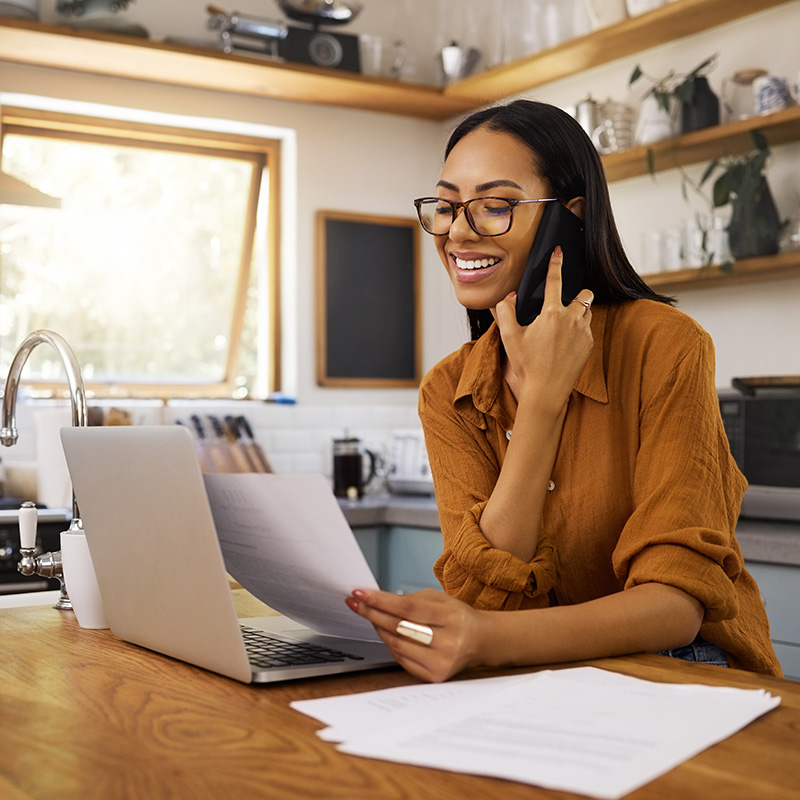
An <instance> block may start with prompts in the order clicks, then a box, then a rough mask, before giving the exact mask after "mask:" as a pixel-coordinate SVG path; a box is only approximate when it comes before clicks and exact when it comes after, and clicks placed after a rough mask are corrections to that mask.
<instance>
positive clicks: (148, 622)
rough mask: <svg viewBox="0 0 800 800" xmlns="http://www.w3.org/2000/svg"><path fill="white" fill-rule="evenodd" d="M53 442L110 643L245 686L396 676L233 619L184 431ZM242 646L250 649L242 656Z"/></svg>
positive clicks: (355, 645) (381, 660) (355, 650)
mask: <svg viewBox="0 0 800 800" xmlns="http://www.w3.org/2000/svg"><path fill="white" fill-rule="evenodd" d="M61 440H62V443H63V446H64V453H65V456H66V460H67V465H68V467H69V473H70V477H71V479H72V483H73V488H74V491H75V497H76V499H77V501H78V506H79V509H80V515H81V519H82V520H83V525H84V528H85V531H86V538H87V542H88V544H89V551H90V553H91V555H92V561H93V563H94V567H95V572H96V573H97V580H98V584H99V586H100V592H101V594H102V596H103V604H104V606H105V612H106V618H107V620H108V622H109V626H110V628H111V631H112V632H113V633H114V634H115V635H116V636H118V637H119V638H120V639H123V640H125V641H128V642H132V643H133V644H137V645H140V646H142V647H145V648H148V649H150V650H154V651H156V652H158V653H163V654H165V655H168V656H171V657H173V658H176V659H179V660H181V661H185V662H188V663H190V664H194V665H196V666H198V667H202V668H203V669H207V670H211V671H212V672H217V673H219V674H221V675H225V676H228V677H230V678H234V679H236V680H239V681H243V682H245V683H271V682H275V681H286V680H294V679H298V678H306V677H315V676H320V675H333V674H337V673H343V672H354V671H360V670H366V669H374V668H378V667H386V666H395V665H396V663H395V661H394V659H393V658H392V657H391V655H390V654H389V651H388V649H387V648H386V647H385V646H384V645H383V644H382V643H380V642H368V641H360V640H356V639H345V638H342V637H339V636H323V635H320V634H317V633H315V632H314V631H312V630H311V629H310V628H308V627H306V626H305V625H302V624H299V623H297V622H294V621H293V620H291V619H289V618H288V617H286V616H273V617H259V618H256V619H247V620H239V619H238V618H237V614H236V609H235V606H234V602H233V596H232V594H231V590H230V584H229V580H228V575H227V572H226V568H225V563H224V561H223V557H222V553H221V551H220V545H219V541H218V538H217V533H216V530H215V527H214V519H213V516H212V513H211V508H210V506H209V501H208V496H207V494H206V490H205V486H204V481H203V475H202V473H201V471H200V465H199V461H198V458H197V455H196V451H195V448H194V441H193V439H192V437H191V434H190V433H189V432H188V431H187V430H186V429H185V428H183V427H181V426H179V425H174V426H169V425H163V426H152V427H150V426H147V427H145V426H127V427H122V426H120V427H84V428H64V429H62V431H61ZM354 588H355V587H354ZM296 591H298V592H302V591H303V587H302V586H298V587H297V589H296ZM341 603H342V605H344V598H343V597H342V598H341ZM240 623H241V624H240ZM251 637H252V638H255V639H257V640H260V642H259V643H258V644H257V645H252V646H251V645H250V644H249V643H248V644H247V645H246V639H250V638H251ZM249 650H251V651H253V652H252V653H251V654H250V655H249V654H248V651H249ZM276 651H277V652H278V653H281V652H282V653H283V654H278V655H276V654H275V652H276Z"/></svg>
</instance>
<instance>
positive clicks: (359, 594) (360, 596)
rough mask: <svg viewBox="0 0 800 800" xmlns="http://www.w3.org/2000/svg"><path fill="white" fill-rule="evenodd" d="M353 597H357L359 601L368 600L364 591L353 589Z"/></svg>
mask: <svg viewBox="0 0 800 800" xmlns="http://www.w3.org/2000/svg"><path fill="white" fill-rule="evenodd" d="M353 597H357V598H358V599H359V600H366V599H367V593H366V592H365V591H364V590H363V589H353Z"/></svg>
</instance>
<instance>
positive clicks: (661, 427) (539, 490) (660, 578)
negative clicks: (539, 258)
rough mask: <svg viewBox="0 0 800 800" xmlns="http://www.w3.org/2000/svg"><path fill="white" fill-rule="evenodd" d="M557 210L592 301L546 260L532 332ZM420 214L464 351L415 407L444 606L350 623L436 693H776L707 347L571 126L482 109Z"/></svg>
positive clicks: (373, 608) (417, 603) (737, 478)
mask: <svg viewBox="0 0 800 800" xmlns="http://www.w3.org/2000/svg"><path fill="white" fill-rule="evenodd" d="M475 198H478V199H477V200H475V201H474V202H470V201H473V199H475ZM489 198H496V199H491V200H490V199H489ZM518 201H524V202H518ZM547 202H560V203H561V204H562V205H564V206H565V207H566V208H567V209H569V210H570V211H571V212H572V213H574V214H576V215H577V216H578V217H580V218H582V219H583V220H584V225H585V246H586V261H587V275H586V288H584V289H583V290H582V291H580V292H579V293H578V295H577V296H576V297H575V298H574V302H573V301H570V300H568V301H567V302H566V303H563V302H562V297H561V284H562V274H561V273H562V269H563V270H564V271H565V272H566V270H568V269H569V267H570V265H569V264H568V263H562V262H563V260H564V258H563V254H562V252H561V248H560V247H556V248H555V250H554V252H553V254H552V257H551V259H550V265H549V269H548V274H547V282H546V289H545V298H544V305H543V308H542V311H541V313H540V314H539V315H538V316H537V317H536V318H535V319H534V320H533V322H532V323H531V324H530V325H528V326H526V327H522V326H520V325H519V324H518V323H517V320H516V316H515V302H516V290H517V289H518V287H519V284H520V280H521V277H522V273H523V269H524V266H525V262H526V258H527V255H528V252H529V250H530V248H531V244H532V242H533V239H534V236H535V234H536V231H537V227H538V224H539V220H540V219H541V215H542V213H543V211H544V208H545V206H546V204H547ZM417 206H418V210H419V211H420V220H421V221H422V223H423V227H425V228H426V230H428V232H429V233H433V235H434V238H435V242H436V247H437V250H438V252H439V255H440V257H441V260H442V263H443V264H444V266H445V269H446V270H447V272H448V275H449V276H450V278H451V281H452V283H453V288H454V290H455V293H456V297H457V299H458V300H459V302H460V303H461V304H462V305H464V306H465V307H466V308H467V313H468V317H469V319H470V323H471V328H472V337H473V338H472V341H470V342H468V343H467V344H466V345H464V346H463V347H462V348H461V349H460V350H458V351H457V352H455V353H453V354H451V355H450V356H448V357H447V358H445V359H444V360H443V361H441V362H440V363H439V364H438V365H437V366H435V367H434V368H433V369H432V370H431V371H430V372H429V373H428V375H427V376H426V377H425V380H424V381H423V383H422V386H421V388H420V418H421V420H422V424H423V428H424V430H425V440H426V446H427V449H428V455H429V458H430V462H431V469H432V472H433V477H434V484H435V488H436V497H437V503H438V507H439V516H440V520H441V524H442V533H443V536H444V552H443V553H442V556H441V557H440V559H439V560H438V561H437V563H436V565H435V568H434V571H435V573H436V576H437V577H438V579H439V581H440V582H441V583H442V586H443V588H444V590H445V593H444V594H443V593H441V592H436V591H433V590H426V591H423V592H419V593H415V594H410V595H407V596H396V595H392V594H389V593H386V592H378V591H362V590H357V591H355V592H353V596H352V597H351V598H348V599H347V603H348V605H349V606H350V608H352V609H353V610H354V611H355V612H356V613H358V614H360V615H362V616H364V617H366V618H367V619H369V620H370V621H371V622H372V623H373V624H374V625H375V627H376V629H377V631H378V633H379V635H380V636H381V638H382V639H383V640H384V641H385V642H386V644H387V645H388V646H389V647H390V649H391V650H392V653H393V654H394V656H395V658H396V659H397V661H398V662H399V663H400V664H401V665H402V666H403V667H405V668H406V669H407V670H409V671H410V672H412V673H413V674H415V675H417V676H418V677H420V678H423V679H425V680H432V681H439V680H446V679H447V678H449V677H451V676H452V675H454V674H456V673H457V672H459V671H460V670H462V669H464V668H467V667H472V666H489V667H492V666H512V665H514V666H516V665H534V664H545V663H555V662H564V661H572V660H580V659H586V658H598V657H603V656H614V655H621V654H626V653H636V652H643V651H645V652H662V653H666V654H668V655H674V656H677V657H684V658H690V659H693V660H702V661H705V662H707V663H716V664H719V665H721V666H727V665H728V664H730V665H731V666H738V667H741V668H745V669H750V670H754V671H759V672H764V673H768V674H774V675H780V674H781V672H780V666H779V664H778V661H777V659H776V657H775V654H774V652H773V650H772V646H771V644H770V641H769V632H768V624H767V619H766V615H765V613H764V608H763V605H762V602H761V599H760V596H759V592H758V589H757V587H756V585H755V583H754V581H753V579H752V578H751V577H750V575H749V574H748V573H747V572H746V571H745V570H744V567H743V563H742V557H741V553H740V550H739V547H738V544H737V542H736V539H735V536H734V533H733V531H734V528H735V525H736V519H737V516H738V511H739V506H740V503H741V498H742V493H743V491H744V489H745V480H744V478H743V476H742V475H741V473H740V472H739V471H738V469H737V468H736V465H735V464H734V462H733V459H732V458H731V455H730V452H729V449H728V443H727V439H726V437H725V433H724V430H723V428H722V423H721V420H720V416H719V411H718V404H717V397H716V391H715V385H714V355H713V346H712V343H711V341H710V338H709V336H708V335H707V334H706V333H705V331H703V330H702V329H701V328H700V327H699V326H698V325H697V324H696V323H695V322H693V321H692V320H691V319H689V318H688V317H687V316H685V315H684V314H682V313H681V312H679V311H677V310H676V309H675V308H673V307H672V305H671V303H670V301H669V300H668V299H667V298H664V297H660V296H659V295H657V294H655V293H654V292H652V291H651V290H650V289H649V288H648V287H647V286H646V284H644V283H643V282H642V281H641V279H640V278H639V277H638V276H637V275H636V273H635V271H634V269H633V267H632V266H631V265H630V263H629V262H628V260H627V257H626V256H625V254H624V251H623V248H622V245H621V243H620V240H619V235H618V233H617V231H616V226H615V223H614V221H613V217H612V213H611V205H610V200H609V197H608V189H607V185H606V182H605V178H604V175H603V168H602V164H601V162H600V160H599V157H598V155H597V153H596V151H595V149H594V147H593V146H592V144H591V142H590V141H589V140H588V138H587V137H586V136H585V134H584V133H583V131H582V129H581V128H580V126H579V125H578V124H577V123H576V122H575V121H574V120H573V119H572V118H571V117H569V115H567V114H565V113H563V112H562V111H560V110H558V109H557V108H554V107H552V106H548V105H545V104H541V103H534V102H530V101H522V100H520V101H516V102H513V103H510V104H508V105H505V106H499V107H495V108H490V109H487V110H484V111H480V112H477V113H476V114H474V115H472V116H471V117H469V118H468V119H467V120H465V121H464V122H463V123H462V124H461V125H460V126H459V127H458V128H457V129H456V131H455V132H454V133H453V135H452V137H451V139H450V141H449V143H448V146H447V150H446V158H445V163H444V167H443V170H442V174H441V179H440V181H439V183H438V197H437V198H436V199H435V200H434V202H432V203H427V202H425V201H424V200H423V201H418V202H417ZM431 207H432V213H430V214H429V213H428V210H429V209H430V208H431ZM498 612H502V613H498Z"/></svg>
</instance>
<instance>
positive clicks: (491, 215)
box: [414, 197, 556, 236]
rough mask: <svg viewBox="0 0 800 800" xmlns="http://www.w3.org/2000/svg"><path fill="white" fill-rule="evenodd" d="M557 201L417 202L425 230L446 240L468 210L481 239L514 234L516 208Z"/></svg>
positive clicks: (420, 199)
mask: <svg viewBox="0 0 800 800" xmlns="http://www.w3.org/2000/svg"><path fill="white" fill-rule="evenodd" d="M555 201H556V198H555V197H547V198H543V199H540V200H508V199H506V198H504V197H475V198H473V199H472V200H465V201H464V202H463V203H455V202H453V201H452V200H442V199H441V198H439V197H418V198H417V199H416V200H415V201H414V205H415V206H416V208H417V214H418V216H419V221H420V223H421V224H422V227H423V229H424V230H425V231H426V232H427V233H430V234H432V235H433V236H444V235H445V234H447V233H448V232H449V231H450V226H451V225H452V224H453V222H454V221H455V218H456V216H457V215H458V209H459V208H463V209H464V215H465V216H466V218H467V222H468V223H469V226H470V228H472V230H473V231H475V233H477V234H478V236H502V235H503V234H504V233H508V232H509V230H511V223H512V222H513V219H514V208H516V206H519V205H522V204H523V203H553V202H555Z"/></svg>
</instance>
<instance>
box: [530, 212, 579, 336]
mask: <svg viewBox="0 0 800 800" xmlns="http://www.w3.org/2000/svg"><path fill="white" fill-rule="evenodd" d="M556 245H561V250H562V252H563V253H564V261H563V264H562V266H561V281H562V292H561V302H562V303H564V305H566V304H567V303H569V302H571V301H572V300H574V299H575V295H577V294H578V292H580V290H581V289H585V288H586V249H585V244H584V234H583V220H582V219H581V218H580V217H577V216H575V214H573V213H572V212H571V211H570V210H569V209H568V208H566V207H565V206H562V205H561V203H559V202H558V201H555V202H552V203H547V204H546V205H545V207H544V213H543V214H542V220H541V222H540V223H539V228H538V230H537V231H536V236H535V237H534V239H533V246H532V247H531V252H530V255H529V256H528V262H527V264H526V265H525V271H524V272H523V273H522V281H521V282H520V284H519V289H518V290H517V322H519V324H520V325H530V324H531V322H533V320H534V319H536V317H538V316H539V313H540V312H541V310H542V305H543V304H544V285H545V281H546V280H547V270H548V267H549V266H550V256H551V255H552V254H553V250H555V249H556Z"/></svg>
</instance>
